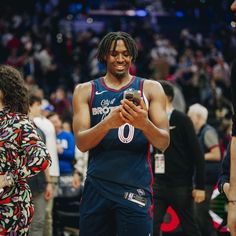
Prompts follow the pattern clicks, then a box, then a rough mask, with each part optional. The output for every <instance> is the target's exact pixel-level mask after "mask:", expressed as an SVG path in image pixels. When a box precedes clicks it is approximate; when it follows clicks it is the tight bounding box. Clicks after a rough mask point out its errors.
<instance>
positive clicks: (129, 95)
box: [124, 90, 141, 106]
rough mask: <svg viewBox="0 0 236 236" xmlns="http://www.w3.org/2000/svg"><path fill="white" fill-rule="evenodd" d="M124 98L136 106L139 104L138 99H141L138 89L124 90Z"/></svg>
mask: <svg viewBox="0 0 236 236" xmlns="http://www.w3.org/2000/svg"><path fill="white" fill-rule="evenodd" d="M124 98H126V99H128V100H129V101H132V102H133V103H134V104H135V105H136V106H138V105H139V104H140V101H141V95H140V91H138V90H126V91H125V92H124Z"/></svg>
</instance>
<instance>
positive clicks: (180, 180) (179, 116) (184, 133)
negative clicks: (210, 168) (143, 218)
mask: <svg viewBox="0 0 236 236" xmlns="http://www.w3.org/2000/svg"><path fill="white" fill-rule="evenodd" d="M159 82H160V83H161V85H162V87H163V89H164V91H165V94H166V96H167V114H168V115H169V122H170V145H169V147H168V148H167V149H166V151H165V153H164V161H165V165H164V166H165V170H163V169H162V168H161V166H157V165H158V163H159V162H160V160H158V158H156V157H155V163H154V185H153V188H154V224H153V232H154V236H158V235H160V225H161V223H162V222H163V218H164V215H165V212H166V209H167V208H168V206H171V207H172V208H173V209H174V210H175V211H176V213H177V214H178V216H179V218H180V224H181V226H182V229H183V231H184V232H185V234H186V235H188V236H200V235H201V233H200V231H199V229H198V226H197V224H196V222H195V219H194V218H193V215H194V214H193V201H195V202H201V201H203V200H204V199H205V191H204V156H203V153H202V151H201V148H200V145H199V142H198V139H197V136H196V134H195V131H194V127H193V124H192V122H191V120H190V119H189V117H188V116H187V115H186V114H184V113H183V112H180V111H178V110H175V109H174V108H173V105H172V101H173V98H174V91H173V86H172V84H170V83H169V82H167V81H159ZM193 183H194V184H193Z"/></svg>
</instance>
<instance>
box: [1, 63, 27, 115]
mask: <svg viewBox="0 0 236 236" xmlns="http://www.w3.org/2000/svg"><path fill="white" fill-rule="evenodd" d="M0 90H1V92H2V93H3V98H2V100H3V104H4V106H5V107H7V108H9V109H10V111H12V112H20V113H23V114H28V111H29V94H28V90H27V88H26V87H25V85H24V80H23V77H22V75H21V73H20V72H19V71H18V70H17V69H15V68H14V67H12V66H8V65H0Z"/></svg>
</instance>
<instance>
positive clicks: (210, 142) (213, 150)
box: [188, 104, 221, 236]
mask: <svg viewBox="0 0 236 236" xmlns="http://www.w3.org/2000/svg"><path fill="white" fill-rule="evenodd" d="M188 116H189V117H190V118H191V120H192V122H193V125H194V128H195V131H196V133H197V135H198V139H199V142H200V145H201V148H202V151H203V152H204V157H205V163H206V165H205V166H206V168H205V190H206V200H205V201H204V202H202V203H196V218H197V221H198V224H199V227H200V230H201V232H202V235H203V236H217V232H216V229H214V226H213V221H212V218H211V216H210V214H209V209H210V201H211V195H212V193H213V190H214V187H215V185H216V184H217V180H218V175H219V171H220V160H221V152H220V144H219V139H218V134H217V131H216V129H215V128H214V127H212V126H210V125H209V124H207V116H208V111H207V109H206V108H205V107H204V106H202V105H200V104H193V105H191V106H190V107H189V110H188Z"/></svg>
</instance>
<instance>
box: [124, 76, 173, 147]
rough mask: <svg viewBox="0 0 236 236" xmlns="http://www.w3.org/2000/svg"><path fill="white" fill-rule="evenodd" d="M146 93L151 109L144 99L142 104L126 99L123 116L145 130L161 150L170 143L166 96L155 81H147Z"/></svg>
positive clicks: (151, 140) (128, 121) (147, 136)
mask: <svg viewBox="0 0 236 236" xmlns="http://www.w3.org/2000/svg"><path fill="white" fill-rule="evenodd" d="M144 93H145V95H146V94H147V95H148V96H147V99H148V101H149V109H148V110H147V108H146V106H145V104H144V100H143V99H142V100H141V103H140V106H136V105H134V104H133V103H132V102H130V101H128V100H127V99H124V100H123V101H122V102H121V104H122V107H121V118H122V119H123V121H124V122H127V123H129V124H130V125H132V126H134V127H135V128H138V129H140V130H142V131H143V133H144V135H145V136H146V138H147V139H148V141H149V142H150V143H151V144H152V145H153V146H155V147H157V148H158V149H160V150H161V151H164V150H165V149H166V148H167V147H168V145H169V122H168V119H167V115H166V110H165V109H166V107H165V106H166V100H165V99H166V97H165V94H164V91H163V89H162V87H161V85H160V84H159V83H157V82H155V81H148V80H147V81H145V86H144Z"/></svg>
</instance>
